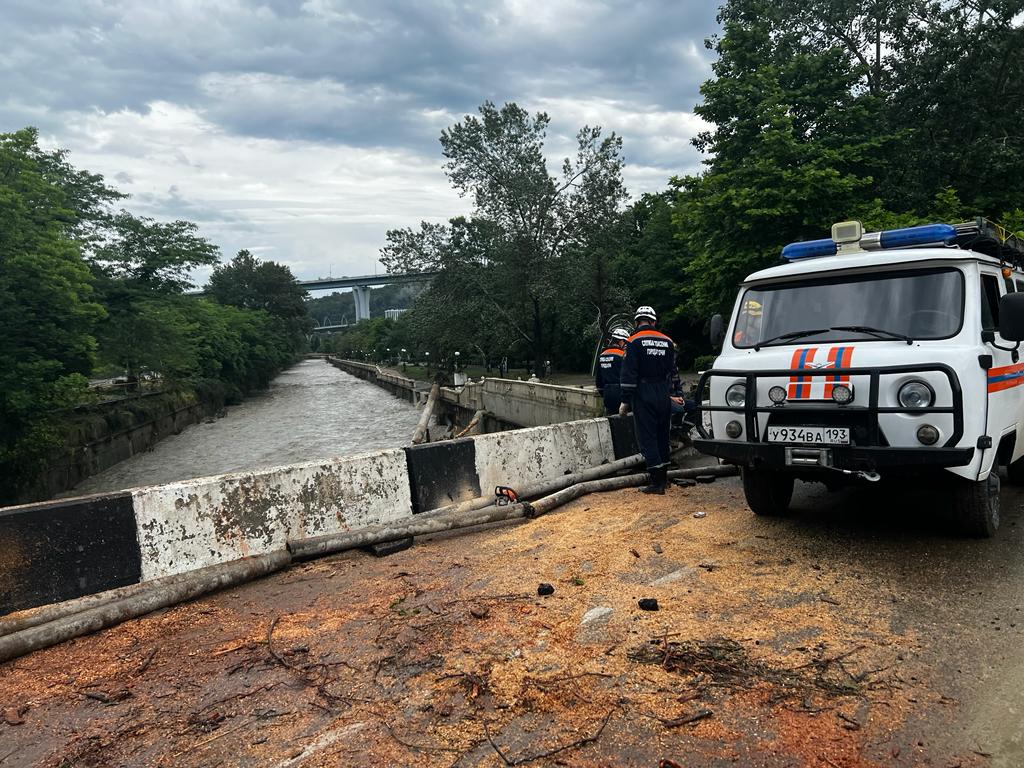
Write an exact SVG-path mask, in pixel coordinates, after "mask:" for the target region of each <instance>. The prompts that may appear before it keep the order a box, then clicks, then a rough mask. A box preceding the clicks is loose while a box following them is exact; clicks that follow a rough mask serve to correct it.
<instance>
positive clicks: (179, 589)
mask: <svg viewBox="0 0 1024 768" xmlns="http://www.w3.org/2000/svg"><path fill="white" fill-rule="evenodd" d="M291 560H292V558H291V555H290V554H289V553H288V552H287V551H279V552H270V553H268V554H265V555H255V556H253V557H246V558H243V559H241V560H233V561H232V562H230V563H223V564H221V565H213V566H210V567H208V568H202V569H200V570H198V571H193V572H192V573H187V574H182V575H181V578H180V579H179V580H177V581H174V582H171V583H166V582H165V583H162V584H154V583H148V584H142V585H139V586H141V587H143V589H141V590H140V591H139V592H138V593H137V594H132V595H129V596H128V597H124V598H122V599H119V600H115V601H113V602H110V603H107V604H105V605H100V606H97V607H94V608H89V609H87V610H84V611H80V612H78V613H75V614H72V615H70V616H64V617H62V618H59V619H55V620H52V621H50V622H48V623H46V624H40V625H39V626H35V627H30V628H28V629H23V630H21V631H20V632H12V633H11V634H9V635H5V636H4V637H0V662H4V661H8V660H10V659H14V658H17V657H18V656H22V655H24V654H26V653H30V652H32V651H34V650H37V649H39V648H47V647H49V646H51V645H56V644H57V643H62V642H64V641H65V640H70V639H71V638H73V637H79V636H81V635H88V634H91V633H93V632H98V631H99V630H101V629H104V628H106V627H110V626H113V625H114V624H120V623H121V622H123V621H127V620H128V619H134V618H136V617H138V616H142V615H144V614H147V613H150V612H151V611H156V610H159V609H160V608H166V607H167V606H170V605H177V604H178V603H183V602H185V601H187V600H192V599H193V598H196V597H199V596H200V595H203V594H206V593H207V592H213V591H215V590H218V589H223V588H224V587H230V586H233V585H235V584H241V583H242V582H246V581H251V580H253V579H255V578H258V577H260V576H265V575H267V574H268V573H273V572H274V571H277V570H280V569H281V568H284V567H285V566H286V565H288V564H289V563H290V562H291Z"/></svg>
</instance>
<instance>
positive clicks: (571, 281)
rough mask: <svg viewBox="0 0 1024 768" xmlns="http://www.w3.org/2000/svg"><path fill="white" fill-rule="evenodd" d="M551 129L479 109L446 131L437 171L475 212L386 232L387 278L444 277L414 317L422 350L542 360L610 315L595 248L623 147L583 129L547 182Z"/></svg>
mask: <svg viewBox="0 0 1024 768" xmlns="http://www.w3.org/2000/svg"><path fill="white" fill-rule="evenodd" d="M549 123H550V118H549V117H548V115H546V114H545V113H543V112H541V113H537V114H535V115H530V114H529V113H528V112H526V111H525V110H524V109H522V108H521V107H519V106H518V105H516V104H505V105H504V106H503V107H501V108H499V107H497V106H495V105H494V104H492V103H491V102H485V103H484V104H483V105H482V106H481V107H480V109H479V116H472V115H471V116H467V117H466V118H465V119H464V120H462V121H461V122H459V123H457V124H455V125H453V126H451V127H449V128H447V129H446V130H445V131H443V132H442V134H441V148H442V153H443V155H444V157H445V165H444V168H445V172H446V173H447V175H448V178H449V179H450V180H451V182H452V185H453V186H454V187H455V189H456V190H458V192H459V193H460V194H461V195H463V196H466V197H469V198H471V199H472V201H473V205H474V212H473V215H472V216H471V217H469V218H456V219H452V220H451V221H449V222H448V224H445V225H442V224H435V223H428V222H424V223H423V224H421V226H420V228H419V229H418V230H413V229H403V230H392V231H390V232H388V234H387V243H386V244H385V246H384V247H383V248H382V249H381V262H382V263H383V264H384V265H385V267H386V268H387V269H388V270H389V271H392V272H399V271H407V270H443V271H444V274H443V276H442V277H441V278H438V279H437V280H435V282H434V284H433V285H432V286H431V288H430V290H429V291H428V292H427V294H426V295H424V296H423V297H421V299H420V300H419V301H418V302H417V304H416V307H415V308H414V310H413V312H411V313H410V317H409V323H410V325H411V326H412V327H413V328H414V333H415V334H416V335H417V337H418V338H420V339H422V341H423V343H424V344H425V345H428V346H429V345H431V344H433V345H435V346H436V345H457V346H460V347H467V348H468V347H470V346H476V347H477V348H478V349H481V350H483V352H482V354H483V355H484V356H486V355H487V354H489V353H490V352H497V351H498V350H509V349H512V348H514V347H516V345H518V347H519V349H520V354H522V355H524V356H525V355H526V354H529V355H531V356H532V357H533V359H534V360H535V361H543V360H544V359H546V358H547V357H548V356H549V355H550V354H551V353H552V351H553V350H556V349H559V344H558V342H557V341H555V340H556V339H561V338H564V336H565V334H566V333H567V332H568V333H578V332H579V330H580V328H581V327H582V326H585V325H587V324H589V323H592V322H593V321H592V320H591V318H593V317H594V316H598V317H601V318H604V317H607V316H608V314H610V306H609V305H610V303H611V302H613V301H615V300H617V299H618V298H620V297H619V294H618V293H617V292H615V291H613V290H610V289H609V285H608V280H607V279H606V278H607V275H608V272H609V269H608V267H607V261H608V259H609V255H610V254H609V252H608V251H607V250H606V249H605V248H603V247H602V246H601V240H602V235H603V234H604V233H606V232H608V231H609V230H610V228H612V227H613V226H614V225H615V224H616V222H617V218H618V214H619V212H620V211H621V207H622V203H623V202H624V200H625V198H626V192H625V188H624V186H623V183H622V165H623V161H622V158H621V149H622V140H621V139H620V138H619V137H618V136H616V135H615V134H611V135H609V136H607V137H603V136H602V131H601V129H600V128H596V127H583V128H581V129H580V130H579V132H578V133H577V135H576V152H575V155H574V156H573V157H571V158H565V159H564V160H563V161H562V163H561V166H560V174H558V175H554V174H552V173H550V172H549V170H548V166H547V161H546V158H545V155H544V144H545V140H546V135H547V128H548V125H549ZM456 302H457V303H456ZM581 310H582V314H581ZM456 312H457V313H458V317H452V314H453V313H456ZM583 317H585V318H586V320H585V321H583V322H582V323H581V318H583ZM448 320H450V322H448ZM599 330H600V329H599V328H598V327H594V328H593V329H592V331H593V335H597V333H598V332H599ZM488 348H490V350H488ZM564 349H565V347H563V349H562V350H559V351H563V350H564ZM579 349H580V346H579V345H578V344H572V345H568V350H569V351H570V353H575V352H577V351H578V350H579ZM563 359H564V358H563Z"/></svg>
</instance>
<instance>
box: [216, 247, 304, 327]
mask: <svg viewBox="0 0 1024 768" xmlns="http://www.w3.org/2000/svg"><path fill="white" fill-rule="evenodd" d="M207 292H208V293H209V295H210V296H212V297H213V298H214V299H215V300H216V301H218V302H219V303H221V304H231V305H232V306H236V307H242V308H243V309H261V310H263V311H265V312H267V313H269V314H271V315H274V316H275V317H279V318H280V319H281V320H282V321H283V322H284V324H285V326H286V327H287V329H288V332H289V333H290V334H293V335H295V336H298V337H305V335H306V334H307V333H309V332H310V330H312V327H313V321H312V319H311V318H310V316H309V310H308V308H307V306H306V302H305V299H306V291H305V290H304V289H303V288H302V287H301V286H300V285H299V284H298V283H297V282H296V280H295V277H294V275H292V272H291V270H290V269H288V267H286V266H284V265H283V264H278V263H277V262H274V261H260V260H259V259H257V258H255V257H254V256H253V255H252V254H251V253H250V252H249V251H247V250H241V251H239V252H238V253H237V254H236V255H235V258H233V259H232V260H231V261H230V262H229V263H227V264H221V265H218V266H217V267H216V268H214V270H213V274H212V275H211V276H210V282H209V284H208V285H207Z"/></svg>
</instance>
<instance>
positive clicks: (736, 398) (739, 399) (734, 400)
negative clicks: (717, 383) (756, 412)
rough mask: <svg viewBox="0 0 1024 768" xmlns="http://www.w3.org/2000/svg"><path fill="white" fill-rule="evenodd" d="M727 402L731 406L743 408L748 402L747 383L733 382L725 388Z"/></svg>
mask: <svg viewBox="0 0 1024 768" xmlns="http://www.w3.org/2000/svg"><path fill="white" fill-rule="evenodd" d="M725 402H726V404H727V405H728V406H729V407H730V408H742V407H743V406H745V405H746V404H747V385H746V384H733V385H732V386H731V387H729V388H728V389H727V390H725Z"/></svg>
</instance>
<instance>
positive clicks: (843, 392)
mask: <svg viewBox="0 0 1024 768" xmlns="http://www.w3.org/2000/svg"><path fill="white" fill-rule="evenodd" d="M832 399H833V400H835V401H836V403H838V404H839V405H848V404H849V403H851V402H853V389H852V388H851V387H849V386H847V385H846V384H836V385H835V386H833V387H832Z"/></svg>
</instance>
